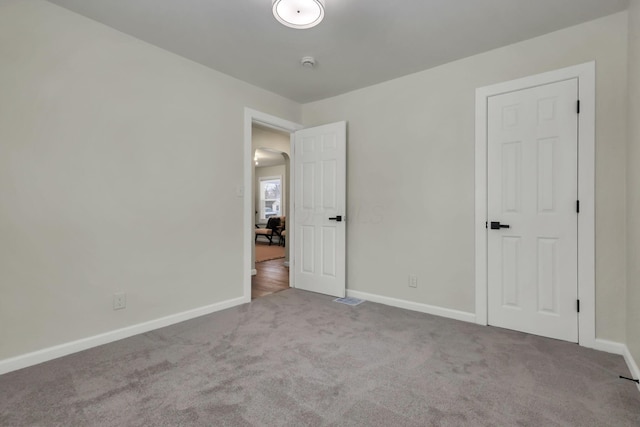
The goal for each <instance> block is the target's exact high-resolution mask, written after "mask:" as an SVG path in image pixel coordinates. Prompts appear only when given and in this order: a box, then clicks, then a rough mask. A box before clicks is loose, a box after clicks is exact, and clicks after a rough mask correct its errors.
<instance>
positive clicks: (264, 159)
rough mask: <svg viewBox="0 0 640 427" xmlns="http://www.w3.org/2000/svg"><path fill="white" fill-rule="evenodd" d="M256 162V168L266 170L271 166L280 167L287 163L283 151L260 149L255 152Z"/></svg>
mask: <svg viewBox="0 0 640 427" xmlns="http://www.w3.org/2000/svg"><path fill="white" fill-rule="evenodd" d="M254 161H257V162H258V164H257V165H256V167H260V168H266V167H269V166H279V165H284V164H285V163H286V161H285V157H284V156H283V155H282V152H281V151H278V150H273V149H270V148H258V149H256V151H255V157H254Z"/></svg>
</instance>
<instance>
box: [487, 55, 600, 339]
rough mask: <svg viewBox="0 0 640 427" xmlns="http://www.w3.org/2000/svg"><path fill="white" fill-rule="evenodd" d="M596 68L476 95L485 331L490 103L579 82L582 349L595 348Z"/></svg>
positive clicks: (550, 74)
mask: <svg viewBox="0 0 640 427" xmlns="http://www.w3.org/2000/svg"><path fill="white" fill-rule="evenodd" d="M595 70H596V69H595V62H588V63H585V64H580V65H575V66H572V67H568V68H563V69H560V70H555V71H550V72H547V73H543V74H537V75H535V76H530V77H524V78H521V79H517V80H512V81H509V82H504V83H498V84H495V85H491V86H486V87H482V88H478V89H476V142H475V144H476V145H475V167H476V171H475V200H476V211H475V235H476V244H475V253H476V260H475V264H476V267H475V280H476V323H478V324H481V325H487V318H488V311H487V310H488V309H487V304H488V302H487V293H488V290H487V228H486V221H488V218H487V118H488V116H487V103H488V98H489V97H491V96H495V95H500V94H504V93H508V92H513V91H517V90H522V89H527V88H531V87H535V86H541V85H546V84H549V83H555V82H559V81H563V80H568V79H574V78H577V79H578V94H579V95H578V98H579V99H580V104H581V105H580V116H579V118H578V199H579V200H580V214H579V216H578V243H579V244H578V298H579V299H580V313H579V315H578V334H579V338H578V339H579V344H580V345H581V346H584V347H589V348H593V347H594V346H595V338H596V324H595V74H596V71H595Z"/></svg>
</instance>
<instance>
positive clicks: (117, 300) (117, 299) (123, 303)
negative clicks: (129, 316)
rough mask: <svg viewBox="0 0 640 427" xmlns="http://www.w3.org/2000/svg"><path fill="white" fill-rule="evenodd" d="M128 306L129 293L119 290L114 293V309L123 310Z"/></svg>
mask: <svg viewBox="0 0 640 427" xmlns="http://www.w3.org/2000/svg"><path fill="white" fill-rule="evenodd" d="M126 307H127V294H125V293H124V292H119V293H117V294H113V309H114V310H122V309H123V308H126Z"/></svg>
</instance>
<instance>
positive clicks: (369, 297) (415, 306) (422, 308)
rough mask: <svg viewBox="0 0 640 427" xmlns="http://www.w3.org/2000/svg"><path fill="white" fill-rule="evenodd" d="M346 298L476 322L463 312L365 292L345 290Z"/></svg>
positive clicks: (471, 315)
mask: <svg viewBox="0 0 640 427" xmlns="http://www.w3.org/2000/svg"><path fill="white" fill-rule="evenodd" d="M347 296H348V297H353V298H359V299H363V300H366V301H371V302H377V303H380V304H384V305H390V306H392V307H398V308H404V309H407V310H412V311H419V312H420V313H427V314H433V315H434V316H440V317H447V318H449V319H455V320H462V321H463V322H471V323H475V322H476V315H475V314H473V313H467V312H465V311H459V310H452V309H450V308H443V307H436V306H433V305H428V304H422V303H419V302H413V301H407V300H402V299H397V298H390V297H385V296H382V295H375V294H369V293H366V292H360V291H352V290H349V289H347Z"/></svg>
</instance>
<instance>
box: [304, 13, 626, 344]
mask: <svg viewBox="0 0 640 427" xmlns="http://www.w3.org/2000/svg"><path fill="white" fill-rule="evenodd" d="M417 52H418V54H419V51H417ZM626 57H627V13H626V12H623V13H619V14H616V15H612V16H609V17H605V18H602V19H599V20H596V21H592V22H589V23H586V24H582V25H579V26H576V27H572V28H568V29H565V30H562V31H558V32H555V33H551V34H548V35H545V36H542V37H538V38H535V39H532V40H528V41H525V42H521V43H517V44H514V45H511V46H507V47H504V48H500V49H496V50H493V51H490V52H487V53H484V54H480V55H477V56H473V57H470V58H466V59H463V60H460V61H456V62H453V63H450V64H446V65H444V66H441V67H437V68H434V69H430V70H427V71H423V72H420V73H417V74H413V75H410V76H407V77H403V78H400V79H396V80H392V81H388V82H385V83H382V84H379V85H376V86H372V87H369V88H365V89H362V90H358V91H354V92H351V93H348V94H345V95H342V96H338V97H334V98H330V99H326V100H323V101H319V102H314V103H310V104H306V105H303V109H302V112H303V123H304V124H305V125H316V124H321V123H327V122H334V121H338V120H347V121H348V123H349V140H348V144H347V147H348V194H349V203H348V217H349V227H348V236H347V242H348V251H347V257H348V258H347V266H348V268H347V270H348V278H347V279H348V284H347V286H348V288H349V289H353V290H358V291H363V292H370V293H373V294H379V295H384V296H389V297H394V298H400V299H405V300H410V301H416V302H419V303H424V304H430V305H435V306H440V307H446V308H451V309H457V310H462V311H466V312H474V298H475V297H474V237H473V236H474V220H473V216H474V120H475V104H474V100H475V89H476V88H478V87H482V86H486V85H491V84H494V83H498V82H502V81H507V80H511V79H515V78H518V77H523V76H527V75H532V74H536V73H540V72H544V71H549V70H554V69H558V68H562V67H566V66H570V65H575V64H579V63H583V62H587V61H591V60H596V61H597V106H596V109H597V123H596V127H597V147H596V151H597V152H596V156H597V160H596V163H597V164H596V177H597V184H596V199H597V206H596V218H597V224H596V249H597V262H596V281H597V285H596V287H597V310H596V316H597V336H598V337H600V338H607V339H611V340H614V341H620V342H622V341H624V340H625V321H626V320H625V308H624V304H621V301H624V296H625V288H626V284H625V225H624V224H625V171H624V167H622V165H624V163H625V153H626V81H627V63H626ZM411 273H413V274H417V275H418V281H419V283H418V287H417V289H413V288H409V287H408V286H407V275H408V274H411Z"/></svg>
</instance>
